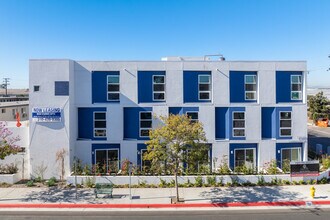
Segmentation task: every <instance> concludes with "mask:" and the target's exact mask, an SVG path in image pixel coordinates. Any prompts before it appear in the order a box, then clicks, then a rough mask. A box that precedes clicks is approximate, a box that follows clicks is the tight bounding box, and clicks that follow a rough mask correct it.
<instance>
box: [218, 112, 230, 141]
mask: <svg viewBox="0 0 330 220" xmlns="http://www.w3.org/2000/svg"><path fill="white" fill-rule="evenodd" d="M228 109H229V108H228V107H216V108H215V138H216V139H229V131H228V129H226V128H228V127H227V126H226V125H227V124H228V120H229V118H228V116H229V114H228ZM226 116H227V117H226Z"/></svg>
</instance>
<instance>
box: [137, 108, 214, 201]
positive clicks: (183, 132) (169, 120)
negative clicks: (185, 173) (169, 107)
mask: <svg viewBox="0 0 330 220" xmlns="http://www.w3.org/2000/svg"><path fill="white" fill-rule="evenodd" d="M159 119H160V120H161V121H162V123H163V126H160V127H158V128H156V129H154V130H151V131H150V133H149V137H150V140H149V141H147V142H146V144H147V148H148V151H147V153H146V154H145V155H144V158H143V159H145V160H150V161H151V162H152V164H157V163H159V162H163V161H166V164H168V166H167V167H172V168H173V170H172V172H173V173H174V176H175V188H176V199H177V201H179V189H178V174H179V173H180V172H181V171H182V167H180V165H182V164H183V163H187V162H188V161H191V158H195V159H203V158H205V157H203V156H202V155H205V153H207V152H208V150H209V148H208V146H207V145H206V144H205V143H206V141H207V140H206V137H205V132H204V130H203V125H202V123H200V122H197V121H194V122H192V121H191V120H190V118H188V117H187V116H186V115H172V114H171V115H170V116H169V117H162V116H161V117H159ZM195 161H197V160H195Z"/></svg>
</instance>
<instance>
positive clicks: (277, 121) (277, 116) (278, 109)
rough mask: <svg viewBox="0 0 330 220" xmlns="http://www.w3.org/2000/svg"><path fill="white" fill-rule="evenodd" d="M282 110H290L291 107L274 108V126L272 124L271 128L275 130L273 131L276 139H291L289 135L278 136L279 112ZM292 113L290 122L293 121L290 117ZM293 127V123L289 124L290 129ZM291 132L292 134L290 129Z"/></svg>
mask: <svg viewBox="0 0 330 220" xmlns="http://www.w3.org/2000/svg"><path fill="white" fill-rule="evenodd" d="M282 111H291V112H292V107H277V108H276V119H275V122H276V126H275V127H274V126H273V129H276V131H275V132H274V133H275V134H276V139H292V136H291V137H280V112H282ZM292 116H293V115H292V114H291V123H292V122H293V119H292ZM292 128H293V124H291V129H292ZM291 134H292V130H291Z"/></svg>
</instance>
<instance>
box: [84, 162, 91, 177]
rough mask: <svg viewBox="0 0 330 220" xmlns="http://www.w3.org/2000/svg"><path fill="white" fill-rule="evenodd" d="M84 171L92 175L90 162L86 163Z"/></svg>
mask: <svg viewBox="0 0 330 220" xmlns="http://www.w3.org/2000/svg"><path fill="white" fill-rule="evenodd" d="M83 173H84V174H85V175H87V176H89V175H91V168H90V167H89V165H88V164H85V166H84V168H83Z"/></svg>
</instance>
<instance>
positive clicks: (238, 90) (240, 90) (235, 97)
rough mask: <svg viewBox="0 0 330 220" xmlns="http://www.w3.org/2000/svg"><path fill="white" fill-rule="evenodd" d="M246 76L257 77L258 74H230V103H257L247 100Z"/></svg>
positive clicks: (240, 72) (237, 72)
mask: <svg viewBox="0 0 330 220" xmlns="http://www.w3.org/2000/svg"><path fill="white" fill-rule="evenodd" d="M245 75H257V72H254V71H253V72H252V71H230V72H229V81H230V82H229V89H230V102H232V103H240V102H257V100H245V81H244V80H245ZM257 83H258V82H257Z"/></svg>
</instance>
